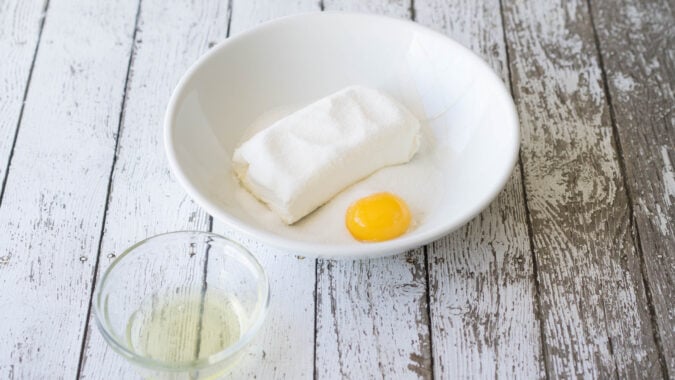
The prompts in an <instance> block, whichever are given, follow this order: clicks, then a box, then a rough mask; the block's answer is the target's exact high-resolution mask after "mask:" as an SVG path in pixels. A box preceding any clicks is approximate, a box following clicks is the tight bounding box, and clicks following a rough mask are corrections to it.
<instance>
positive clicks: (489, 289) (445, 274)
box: [415, 0, 545, 379]
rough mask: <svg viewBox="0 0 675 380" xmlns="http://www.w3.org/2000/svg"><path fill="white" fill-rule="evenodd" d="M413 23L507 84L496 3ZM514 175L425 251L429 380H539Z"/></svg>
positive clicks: (441, 8) (436, 6) (428, 0)
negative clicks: (468, 53)
mask: <svg viewBox="0 0 675 380" xmlns="http://www.w3.org/2000/svg"><path fill="white" fill-rule="evenodd" d="M415 10H416V12H415V13H416V20H417V22H418V23H420V24H422V25H425V26H429V27H431V28H433V29H436V30H438V31H440V32H442V33H444V34H446V35H448V36H450V37H451V38H453V39H455V40H456V41H458V42H460V43H462V44H463V45H465V46H467V47H468V48H470V49H471V50H473V51H474V52H476V53H477V54H479V55H480V56H482V57H483V58H484V59H485V60H486V61H487V62H488V63H489V64H490V65H491V66H492V67H493V69H494V70H495V71H496V72H497V73H498V74H499V75H500V76H501V78H502V80H503V81H504V83H506V85H507V86H508V84H509V79H508V68H507V64H508V63H507V60H506V47H505V46H504V35H503V29H502V21H501V16H500V8H499V1H498V0H481V1H473V0H456V1H443V0H417V1H416V2H415ZM521 189H522V182H521V173H520V168H519V167H518V166H517V165H516V167H515V169H514V171H513V174H512V176H511V180H510V181H509V182H508V183H507V185H506V187H505V189H504V190H503V191H502V192H501V193H500V195H499V197H498V198H497V199H496V200H495V201H494V202H493V203H492V204H491V205H490V206H489V207H488V208H487V209H486V210H485V211H483V212H482V213H481V214H480V215H479V216H478V217H477V218H475V219H474V220H472V221H471V222H469V223H468V224H467V225H466V226H465V227H463V228H461V229H460V230H458V231H456V232H454V233H452V234H450V235H448V236H447V237H445V238H443V239H441V240H439V241H437V242H435V243H434V244H432V245H430V246H429V251H428V253H429V254H428V256H429V282H430V285H429V288H430V289H429V291H430V300H431V303H430V306H431V307H430V311H431V329H432V342H433V353H434V356H433V358H434V360H433V362H434V374H435V375H436V377H438V378H472V377H478V378H517V379H521V378H522V379H532V378H537V377H544V376H545V371H544V364H543V355H542V346H541V337H540V334H539V331H540V329H539V321H538V320H537V316H536V313H535V309H536V307H535V305H536V303H535V292H536V290H535V282H534V273H533V262H532V255H531V251H530V240H529V236H528V231H527V223H526V220H527V216H526V211H525V203H524V198H523V194H522V191H521Z"/></svg>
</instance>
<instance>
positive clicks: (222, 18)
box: [0, 0, 675, 379]
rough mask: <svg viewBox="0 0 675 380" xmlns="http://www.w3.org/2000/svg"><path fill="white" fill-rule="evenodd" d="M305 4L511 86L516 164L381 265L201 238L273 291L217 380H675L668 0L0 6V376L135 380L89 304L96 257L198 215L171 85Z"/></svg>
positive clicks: (72, 1)
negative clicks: (364, 20) (501, 180)
mask: <svg viewBox="0 0 675 380" xmlns="http://www.w3.org/2000/svg"><path fill="white" fill-rule="evenodd" d="M139 4H140V8H139ZM322 8H325V9H326V10H346V11H359V12H371V13H379V14H388V15H392V16H395V17H401V18H413V19H415V20H416V21H417V22H419V23H421V24H424V25H427V26H429V27H432V28H434V29H436V30H439V31H441V32H442V33H445V34H447V35H449V36H451V37H453V38H455V39H457V40H458V41H460V42H461V43H463V44H464V45H466V46H468V47H470V48H471V49H472V50H474V51H476V52H477V53H479V54H480V55H482V56H483V57H484V58H485V59H486V60H487V61H488V62H489V63H490V64H491V65H492V67H493V68H495V70H496V71H497V72H498V73H499V74H500V75H501V77H502V79H503V80H504V81H505V82H507V81H509V82H510V84H511V87H512V91H513V93H514V98H515V101H516V103H517V106H518V111H519V115H520V118H521V129H522V132H523V137H522V142H523V146H522V151H521V155H522V157H521V158H522V163H521V165H522V166H518V167H516V168H515V170H514V173H513V176H512V178H511V181H510V182H509V183H508V184H507V186H506V188H505V190H504V191H503V192H502V193H501V194H500V196H499V197H498V198H497V200H496V201H495V202H494V203H493V204H492V205H490V207H489V208H488V209H486V210H485V211H484V212H483V213H482V214H481V215H480V216H479V217H478V218H476V219H475V220H473V221H471V222H470V223H469V224H468V225H467V226H465V227H464V228H462V229H460V230H459V231H457V232H455V233H453V234H450V235H449V236H447V237H445V238H443V239H441V240H439V241H437V242H435V243H434V244H432V245H429V246H427V247H426V248H424V249H420V250H417V251H413V252H410V253H408V254H406V255H401V256H397V257H393V258H388V259H382V260H371V261H362V262H358V261H356V262H335V261H323V260H318V261H315V260H311V259H302V258H297V257H294V256H293V255H292V253H288V252H280V251H277V250H274V249H271V248H269V247H265V246H263V245H261V244H259V243H257V242H255V241H254V240H252V239H248V238H244V237H242V236H240V235H239V234H237V233H234V232H233V231H231V230H228V229H227V228H225V227H224V226H221V225H219V224H218V223H215V225H214V226H213V229H214V231H216V232H220V233H223V234H225V235H226V236H229V237H231V238H233V239H234V240H238V241H240V242H242V243H243V244H244V245H246V246H247V247H249V249H251V250H253V251H254V252H256V254H257V255H258V256H259V257H260V259H261V261H262V263H263V265H264V266H265V268H266V269H267V271H268V272H269V276H270V280H271V283H272V303H271V305H270V314H269V318H268V320H267V322H266V324H265V325H264V327H263V331H262V332H261V334H260V335H259V336H258V338H257V339H256V340H255V342H254V344H253V345H252V347H251V349H250V350H249V352H248V353H247V356H245V358H244V359H243V360H242V362H241V363H240V365H239V366H238V367H236V368H235V369H234V371H233V372H232V373H231V374H230V375H229V377H230V378H255V377H257V378H289V379H295V378H311V377H319V378H341V377H349V378H372V377H390V378H431V377H434V378H465V377H480V378H488V377H515V378H536V377H551V378H568V377H582V376H583V377H587V378H616V377H618V378H661V377H663V378H668V377H672V376H673V373H674V372H675V362H674V361H675V359H673V358H674V357H675V337H674V336H673V335H674V331H675V330H674V325H675V323H674V318H675V316H674V315H675V312H674V310H675V308H674V307H673V301H672V299H673V287H674V286H675V285H674V279H673V273H675V262H674V261H673V260H675V256H674V255H673V252H675V234H674V231H673V219H674V218H675V206H673V201H674V200H675V170H674V169H673V161H674V155H675V152H674V150H673V147H674V146H675V141H674V140H675V132H674V129H673V120H674V119H673V117H672V113H673V104H675V100H674V98H675V96H674V94H673V81H674V78H675V73H674V72H673V49H672V45H673V38H674V37H673V36H674V34H675V32H674V31H673V25H675V22H673V21H674V18H675V15H674V13H673V9H672V4H671V3H669V2H668V1H664V0H655V1H651V2H648V3H645V2H639V1H637V0H626V1H625V2H623V3H621V4H615V3H609V2H608V1H605V0H590V1H581V0H575V1H564V2H563V1H559V2H543V1H535V0H530V1H523V2H500V1H498V0H481V1H477V2H474V1H467V0H453V1H440V0H415V1H406V0H389V1H387V0H375V1H346V0H323V1H316V0H293V1H273V0H265V1H262V0H255V1H247V0H231V1H222V0H218V1H208V2H190V3H188V2H182V1H178V0H174V1H171V2H164V1H159V0H140V1H139V0H128V1H124V2H115V3H114V4H107V3H104V2H102V1H81V0H51V2H49V4H47V2H46V1H40V0H36V1H16V0H5V1H2V0H0V52H2V54H3V57H4V58H5V59H3V60H2V61H0V116H2V117H0V180H2V179H3V178H6V179H7V181H6V186H5V188H4V190H5V191H4V196H3V197H2V199H0V202H1V203H0V287H2V289H3V292H1V293H0V307H2V309H3V310H5V314H4V315H3V316H4V318H3V323H2V324H0V336H1V337H2V339H3V344H2V345H0V377H2V378H5V377H8V378H12V377H13V378H64V377H65V378H68V377H74V376H77V375H78V374H79V375H80V377H86V378H133V377H135V376H136V375H135V373H134V372H133V370H132V369H131V367H130V366H129V365H128V364H127V363H126V362H124V361H123V360H122V359H120V358H118V356H117V355H116V354H114V353H113V352H112V351H110V350H109V349H108V348H107V347H106V345H105V342H104V341H103V339H102V338H101V336H100V334H99V333H98V332H97V331H96V328H95V326H94V325H93V324H92V320H91V319H89V318H90V317H91V315H90V314H88V312H89V308H90V304H89V302H90V297H91V290H92V282H93V281H94V280H95V279H96V274H97V273H98V274H100V273H101V271H103V270H105V268H107V266H108V265H109V263H110V262H111V258H112V257H109V254H111V253H119V252H120V251H121V250H122V249H123V248H125V247H126V246H128V245H129V244H130V243H132V242H134V241H136V240H139V239H141V238H143V237H146V236H148V235H152V234H155V233H158V232H164V231H168V230H176V229H186V228H187V229H207V228H209V226H210V224H211V223H210V218H209V217H208V215H206V214H205V213H204V212H203V211H202V210H201V209H200V208H199V207H197V206H196V205H195V204H194V203H193V202H191V201H190V200H189V198H188V197H187V196H186V195H185V194H184V193H183V191H182V190H181V189H180V187H179V186H178V185H177V184H176V183H175V182H174V180H173V179H172V178H171V177H170V175H169V173H168V170H167V166H166V162H165V159H164V154H163V151H162V141H161V140H162V135H161V129H162V118H163V114H164V108H165V106H166V102H167V100H168V98H169V95H170V93H171V91H172V89H173V86H174V85H175V83H176V82H177V80H178V78H179V77H180V76H181V75H182V73H183V72H184V71H185V69H186V68H187V67H188V66H189V64H191V63H192V62H193V61H194V60H195V59H196V58H197V57H198V56H199V55H201V54H202V53H203V52H204V51H205V50H206V49H207V48H208V47H209V46H212V45H213V44H215V43H217V42H218V41H220V40H222V39H223V38H225V36H226V34H227V32H228V25H229V31H230V32H231V34H234V33H238V32H241V31H243V30H245V29H247V28H250V27H252V26H255V25H256V24H258V23H260V22H263V21H266V20H268V19H271V18H275V17H279V16H284V15H287V14H293V13H298V12H304V11H311V10H318V9H322ZM43 9H47V11H46V21H45V22H44V25H43V26H42V23H41V20H42V16H43V15H42V12H43ZM139 12H140V13H139ZM137 14H138V18H137ZM73 20H76V22H73ZM136 23H138V24H137V25H136ZM135 26H137V28H135ZM134 33H135V34H134ZM134 37H135V39H134ZM36 52H37V54H36ZM132 52H133V57H132ZM507 53H508V54H507ZM34 57H35V60H33V58H34ZM157 62H162V64H161V65H158V64H157ZM603 70H605V71H604V72H603ZM31 73H32V74H31ZM29 79H30V80H29ZM127 79H128V81H127ZM24 96H26V99H25V100H26V101H25V106H24V105H23V103H24V102H23V100H24ZM122 107H123V109H122ZM22 109H23V111H22ZM21 114H23V116H20V115H21ZM120 118H121V119H122V120H120ZM15 131H18V134H17V135H16V137H17V138H16V144H14V136H15ZM118 132H119V133H118ZM12 152H13V153H12ZM10 161H11V162H10ZM6 168H9V170H8V171H6V170H5V169H6ZM521 169H522V172H521ZM523 179H524V180H523ZM0 194H2V190H0ZM524 201H525V202H524ZM99 244H100V245H99ZM427 256H428V257H427ZM425 260H427V261H425ZM364 284H365V285H364ZM315 313H316V314H315ZM78 371H79V372H78Z"/></svg>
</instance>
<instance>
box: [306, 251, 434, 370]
mask: <svg viewBox="0 0 675 380" xmlns="http://www.w3.org/2000/svg"><path fill="white" fill-rule="evenodd" d="M316 329H317V332H316V334H317V335H316V375H317V378H320V379H333V378H346V379H365V378H385V379H387V378H391V379H418V378H424V379H430V378H431V352H430V347H429V317H428V313H427V287H426V271H425V265H424V250H423V249H417V250H414V251H411V252H409V253H408V254H406V255H398V256H396V257H390V258H383V259H373V260H367V261H331V260H321V261H320V262H319V267H318V273H317V326H316Z"/></svg>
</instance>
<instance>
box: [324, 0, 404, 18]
mask: <svg viewBox="0 0 675 380" xmlns="http://www.w3.org/2000/svg"><path fill="white" fill-rule="evenodd" d="M322 4H323V8H324V9H325V10H327V11H345V12H361V13H375V14H380V15H385V16H392V17H400V18H405V19H409V18H412V16H413V12H414V8H413V3H412V1H411V0H370V1H360V0H323V3H322Z"/></svg>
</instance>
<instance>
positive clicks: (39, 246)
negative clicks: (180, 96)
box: [0, 0, 136, 379]
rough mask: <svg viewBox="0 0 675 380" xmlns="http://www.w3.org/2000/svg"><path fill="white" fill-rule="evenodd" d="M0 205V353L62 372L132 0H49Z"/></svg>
mask: <svg viewBox="0 0 675 380" xmlns="http://www.w3.org/2000/svg"><path fill="white" fill-rule="evenodd" d="M48 13H49V14H48V16H47V20H46V22H45V25H44V30H43V33H42V39H41V44H40V48H39V52H38V55H37V58H36V62H35V67H34V71H33V76H32V81H31V85H30V88H29V91H28V96H27V99H26V106H25V110H24V115H23V120H22V123H21V126H20V129H19V134H18V138H17V143H16V147H15V150H14V156H13V160H12V163H11V167H10V170H9V173H8V178H7V186H6V189H5V196H4V200H3V204H2V207H0V231H2V235H3V238H2V239H0V252H3V255H4V256H6V257H8V259H7V260H5V261H4V263H3V264H2V265H0V288H2V292H0V309H2V310H3V313H4V314H3V321H2V323H1V324H0V336H2V340H3V343H2V345H0V363H2V364H3V365H4V364H10V365H13V375H14V377H15V378H21V379H29V378H30V379H41V378H65V377H74V376H75V373H76V370H77V366H78V361H79V354H80V348H81V344H82V333H83V327H84V324H85V321H86V314H87V308H88V303H89V291H90V289H91V280H92V277H93V276H92V275H93V270H94V262H95V258H96V252H97V248H98V242H99V237H100V232H101V220H102V217H103V210H104V204H105V198H106V192H107V188H108V179H109V178H108V177H109V174H110V166H111V163H112V160H113V155H114V146H115V139H116V131H117V127H118V116H119V114H120V103H121V96H122V91H123V86H124V80H125V77H126V74H127V68H128V62H129V54H130V47H131V36H132V32H133V27H134V20H135V16H136V3H135V2H116V3H114V4H113V3H111V2H109V1H91V0H81V1H77V0H72V1H52V2H51V3H50V7H49V12H48Z"/></svg>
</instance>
